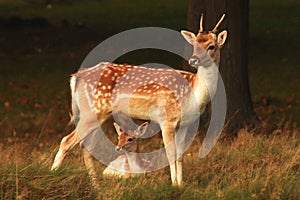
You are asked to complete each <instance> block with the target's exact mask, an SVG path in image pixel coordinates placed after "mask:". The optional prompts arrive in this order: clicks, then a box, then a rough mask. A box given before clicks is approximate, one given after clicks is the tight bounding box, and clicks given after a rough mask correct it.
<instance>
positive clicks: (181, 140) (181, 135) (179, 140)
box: [175, 127, 188, 186]
mask: <svg viewBox="0 0 300 200" xmlns="http://www.w3.org/2000/svg"><path fill="white" fill-rule="evenodd" d="M187 129H188V128H187V127H181V128H180V129H179V130H178V132H177V134H176V136H175V143H176V170H177V171H176V172H177V174H176V176H177V183H178V186H182V174H183V173H182V162H183V155H184V151H185V148H186V141H185V138H186V134H187Z"/></svg>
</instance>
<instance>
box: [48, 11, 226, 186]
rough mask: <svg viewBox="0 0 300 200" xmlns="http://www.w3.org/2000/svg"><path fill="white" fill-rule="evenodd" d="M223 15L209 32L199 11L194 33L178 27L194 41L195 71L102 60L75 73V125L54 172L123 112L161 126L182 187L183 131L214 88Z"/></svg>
mask: <svg viewBox="0 0 300 200" xmlns="http://www.w3.org/2000/svg"><path fill="white" fill-rule="evenodd" d="M224 16H225V15H223V16H222V18H221V19H220V20H219V22H218V23H217V25H216V26H215V27H214V29H213V30H212V31H209V32H205V31H204V30H203V26H202V23H203V15H202V16H201V19H200V29H199V32H198V34H197V35H195V34H194V33H191V32H189V31H181V34H182V35H183V37H184V38H185V39H186V40H187V41H188V42H189V43H190V44H191V45H193V55H192V57H191V58H190V59H189V64H190V65H191V66H193V67H195V68H196V69H197V73H195V74H194V73H190V72H186V71H180V70H173V69H164V68H161V69H154V68H147V67H139V66H132V65H121V64H113V63H100V64H98V65H96V66H95V67H92V68H88V69H81V70H79V71H78V72H77V73H76V74H74V75H73V76H72V77H71V81H70V82H71V83H70V86H71V93H72V111H73V116H74V121H75V124H76V129H75V130H74V131H73V132H72V133H70V134H69V135H67V136H66V137H64V138H63V139H62V141H61V145H60V149H59V151H58V153H57V155H56V156H55V160H54V163H53V165H52V170H55V169H57V168H59V166H60V165H61V163H62V161H63V159H64V157H65V155H66V154H67V152H68V151H69V150H70V149H71V148H73V147H74V146H75V145H76V144H77V143H78V142H80V143H82V144H84V143H85V140H86V138H88V137H89V136H90V135H93V136H95V135H97V133H96V131H95V130H97V127H99V126H101V125H102V124H103V123H104V122H105V121H106V120H107V119H108V118H109V117H110V116H112V115H113V113H123V114H125V115H127V116H131V117H133V118H136V119H142V120H153V121H155V122H157V123H158V124H159V126H160V128H161V130H162V138H163V142H164V146H165V148H166V155H167V158H168V162H169V165H170V171H171V180H172V184H173V185H179V186H180V185H182V160H183V159H182V157H183V154H184V151H185V148H186V144H185V141H184V140H185V137H186V134H187V130H188V128H189V126H190V125H191V124H192V123H193V122H194V121H195V119H197V118H199V116H200V114H202V113H203V112H204V110H205V107H206V105H207V104H208V103H209V102H210V100H211V98H212V97H213V96H214V94H215V92H216V89H217V82H218V73H219V71H218V66H219V63H220V48H221V47H222V45H223V44H224V43H225V40H226V37H227V31H225V30H224V31H222V32H221V33H219V34H217V29H218V27H219V25H220V24H221V22H222V20H223V18H224ZM95 118H96V120H95ZM179 126H180V129H178V127H179ZM176 132H177V134H176ZM175 136H176V137H175ZM90 141H92V140H90ZM89 145H90V146H93V147H94V146H95V145H96V144H90V142H88V143H86V144H84V145H83V146H84V148H83V152H84V160H85V164H86V167H87V169H88V173H89V175H90V177H91V178H92V182H93V183H96V172H95V169H94V165H93V161H92V158H93V157H92V156H91V154H90V152H89V151H93V147H90V146H89ZM87 149H88V150H87ZM93 155H94V154H93Z"/></svg>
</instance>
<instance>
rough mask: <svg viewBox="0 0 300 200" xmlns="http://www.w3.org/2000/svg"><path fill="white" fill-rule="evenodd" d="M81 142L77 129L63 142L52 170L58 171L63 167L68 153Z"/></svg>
mask: <svg viewBox="0 0 300 200" xmlns="http://www.w3.org/2000/svg"><path fill="white" fill-rule="evenodd" d="M79 141H80V138H79V136H78V134H77V132H76V129H74V130H73V131H72V132H71V133H70V134H68V135H67V136H65V137H64V138H63V139H62V140H61V142H60V146H59V150H58V152H57V154H56V155H55V158H54V161H53V164H52V167H51V170H57V169H58V168H59V167H60V166H61V165H62V162H63V160H64V158H65V157H66V155H67V154H68V152H69V151H70V150H71V149H73V148H74V146H75V145H76V144H78V143H79Z"/></svg>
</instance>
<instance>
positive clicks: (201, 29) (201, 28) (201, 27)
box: [199, 13, 203, 33]
mask: <svg viewBox="0 0 300 200" xmlns="http://www.w3.org/2000/svg"><path fill="white" fill-rule="evenodd" d="M199 33H203V13H201V18H200V27H199Z"/></svg>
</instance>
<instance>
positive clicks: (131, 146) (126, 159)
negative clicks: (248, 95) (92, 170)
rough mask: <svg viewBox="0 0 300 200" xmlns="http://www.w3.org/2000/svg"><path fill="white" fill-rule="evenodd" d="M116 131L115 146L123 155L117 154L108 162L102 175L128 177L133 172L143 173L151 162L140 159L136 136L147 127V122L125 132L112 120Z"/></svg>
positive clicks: (142, 132) (140, 135)
mask: <svg viewBox="0 0 300 200" xmlns="http://www.w3.org/2000/svg"><path fill="white" fill-rule="evenodd" d="M114 126H115V129H116V131H117V133H118V144H117V146H116V148H115V150H116V151H117V152H120V153H121V152H124V153H125V155H124V154H123V155H120V156H118V157H117V158H116V159H115V160H113V161H112V162H110V163H109V164H108V166H107V167H106V168H105V170H104V171H103V175H107V176H119V177H124V178H127V177H130V176H132V175H134V174H133V173H132V172H134V173H144V172H146V171H149V170H151V163H150V162H148V161H145V160H143V159H141V157H140V156H139V154H138V153H139V146H138V138H140V137H142V136H143V135H144V134H145V132H146V129H147V127H148V122H145V123H143V124H141V125H140V126H138V128H137V129H136V130H127V131H126V132H125V131H124V130H123V129H122V128H121V127H120V126H119V125H118V124H117V123H116V122H114Z"/></svg>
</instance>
